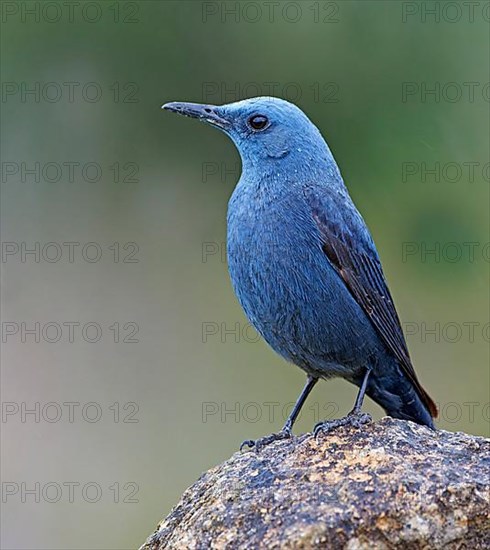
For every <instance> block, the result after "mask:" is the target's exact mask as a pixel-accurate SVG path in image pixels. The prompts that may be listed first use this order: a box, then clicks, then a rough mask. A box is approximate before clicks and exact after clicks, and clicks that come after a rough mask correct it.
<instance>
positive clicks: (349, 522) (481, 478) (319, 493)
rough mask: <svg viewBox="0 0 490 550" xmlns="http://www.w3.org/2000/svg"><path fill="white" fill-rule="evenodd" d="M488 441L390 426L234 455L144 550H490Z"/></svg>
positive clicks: (203, 480)
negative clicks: (396, 549)
mask: <svg viewBox="0 0 490 550" xmlns="http://www.w3.org/2000/svg"><path fill="white" fill-rule="evenodd" d="M489 494H490V441H489V440H487V439H485V438H482V437H476V436H471V435H467V434H463V433H451V432H446V431H442V430H440V431H433V430H430V429H429V428H426V427H424V426H419V425H417V424H414V423H412V422H406V421H402V420H394V419H392V418H384V419H383V420H381V421H380V422H378V423H372V424H369V425H367V426H363V427H362V428H360V429H359V428H352V427H349V426H345V427H341V428H338V429H337V430H335V431H334V432H331V433H329V434H325V435H321V436H319V437H318V438H317V439H315V438H314V437H313V436H312V435H311V434H306V435H302V436H300V437H293V438H292V439H289V440H282V441H277V442H275V443H273V444H271V445H269V446H268V447H266V448H264V449H262V450H261V452H260V453H256V452H255V451H248V452H238V453H235V454H234V455H233V456H232V457H231V458H230V459H229V460H227V461H226V462H224V463H223V464H220V465H219V466H216V467H215V468H212V469H211V470H209V471H208V472H206V473H205V474H203V475H202V476H201V477H200V478H199V479H198V480H197V481H196V482H195V483H194V484H193V485H192V486H191V487H189V489H187V490H186V491H185V492H184V494H183V495H182V498H181V500H180V502H179V503H178V504H177V505H176V506H175V507H174V508H173V510H172V511H171V512H170V514H169V515H168V516H167V517H166V518H165V519H164V520H163V521H162V522H161V523H160V524H159V526H158V528H157V530H156V531H155V533H153V535H151V536H150V537H149V538H148V540H147V541H146V543H145V544H144V545H143V546H142V547H141V550H160V549H164V548H165V549H196V550H197V549H205V548H206V549H207V548H217V549H218V548H233V549H234V548H237V549H242V548H243V549H251V548H271V549H276V548H277V549H283V548H284V549H296V548H305V549H308V548H332V549H346V550H364V549H366V550H368V549H369V550H371V549H372V548H376V549H380V550H383V549H392V548H404V549H418V548H421V549H422V548H424V549H426V548H431V549H432V548H441V549H442V548H444V549H456V548H458V549H460V548H471V549H472V550H477V549H483V548H485V549H488V548H490V514H489V510H490V506H489V505H490V499H489Z"/></svg>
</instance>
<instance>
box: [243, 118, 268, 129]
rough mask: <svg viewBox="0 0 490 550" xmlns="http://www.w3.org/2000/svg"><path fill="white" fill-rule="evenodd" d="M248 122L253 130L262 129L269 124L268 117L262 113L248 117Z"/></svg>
mask: <svg viewBox="0 0 490 550" xmlns="http://www.w3.org/2000/svg"><path fill="white" fill-rule="evenodd" d="M248 123H249V124H250V126H251V127H252V128H253V129H254V130H263V129H264V128H265V127H266V126H267V125H268V124H269V119H268V118H267V117H266V116H263V115H254V116H253V117H250V118H249V119H248Z"/></svg>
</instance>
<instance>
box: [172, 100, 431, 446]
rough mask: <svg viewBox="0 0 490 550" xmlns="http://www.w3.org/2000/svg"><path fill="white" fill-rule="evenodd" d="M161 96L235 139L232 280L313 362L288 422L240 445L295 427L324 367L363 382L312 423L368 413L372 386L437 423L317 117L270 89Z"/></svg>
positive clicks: (251, 307)
mask: <svg viewBox="0 0 490 550" xmlns="http://www.w3.org/2000/svg"><path fill="white" fill-rule="evenodd" d="M163 108H164V109H167V110H169V111H173V112H176V113H179V114H182V115H186V116H189V117H192V118H197V119H199V120H201V121H204V122H207V123H209V124H211V125H212V126H216V127H218V128H220V129H221V130H223V131H224V132H225V133H226V134H227V135H228V136H229V137H230V138H231V139H232V140H233V142H234V143H235V145H236V147H237V148H238V151H239V152H240V156H241V159H242V175H241V177H240V180H239V182H238V184H237V186H236V188H235V190H234V192H233V194H232V196H231V199H230V202H229V205H228V239H227V255H228V266H229V271H230V277H231V281H232V284H233V287H234V289H235V292H236V295H237V297H238V300H239V301H240V304H241V305H242V307H243V309H244V310H245V313H246V315H247V317H248V319H249V320H250V322H251V323H252V324H253V325H254V326H255V328H256V329H257V331H258V332H259V333H260V334H261V335H262V336H263V337H264V339H265V340H266V341H267V342H268V343H269V345H270V346H271V347H272V348H273V349H274V350H275V351H276V352H277V353H279V354H280V355H281V356H282V357H284V358H285V359H286V360H288V361H290V362H292V363H294V364H296V365H298V366H299V367H300V368H302V369H303V370H304V371H305V372H306V374H307V382H306V385H305V387H304V389H303V391H302V393H301V395H300V397H299V398H298V400H297V402H296V405H295V407H294V408H293V410H292V412H291V415H290V417H289V418H288V420H287V422H286V424H285V426H284V428H283V429H282V431H281V432H279V433H276V434H272V435H270V436H266V437H263V438H261V439H258V440H257V441H245V442H244V444H243V445H248V446H255V447H256V449H257V450H258V449H259V448H261V447H263V446H264V445H266V444H268V443H270V442H272V441H274V440H276V439H283V438H286V437H290V436H291V433H292V432H291V430H292V426H293V424H294V422H295V420H296V418H297V416H298V414H299V412H300V409H301V407H302V406H303V404H304V402H305V400H306V398H307V396H308V394H309V393H310V392H311V390H312V388H313V386H314V385H315V384H316V382H317V381H318V379H319V378H323V379H327V378H332V377H338V376H340V377H342V378H345V379H346V380H348V381H349V382H352V383H353V384H355V385H356V386H358V387H359V393H358V395H357V398H356V402H355V404H354V408H353V409H352V411H351V412H350V413H349V414H348V415H347V416H346V417H344V418H341V419H338V420H333V421H329V422H327V421H325V422H320V423H319V424H317V425H316V426H315V434H317V433H318V432H320V431H328V430H329V429H331V428H333V427H336V426H340V425H344V424H352V425H356V426H359V425H361V424H363V423H365V422H369V421H370V417H369V415H367V414H363V413H362V412H361V405H362V401H363V398H364V394H365V393H367V395H369V396H370V397H371V398H372V399H373V400H374V401H375V402H376V403H378V404H379V405H381V407H383V408H384V410H385V411H386V413H387V414H388V415H390V416H392V417H394V418H401V419H405V420H412V421H414V422H417V423H419V424H424V425H426V426H429V427H431V428H434V424H433V420H432V417H436V416H437V408H436V406H435V404H434V402H433V401H432V399H431V398H430V397H429V395H428V394H427V393H426V392H425V391H424V389H423V388H422V386H421V385H420V383H419V381H418V380H417V376H416V374H415V371H414V368H413V366H412V363H411V360H410V357H409V354H408V349H407V345H406V342H405V338H404V336H403V332H402V329H401V326H400V320H399V318H398V315H397V313H396V310H395V306H394V305H393V300H392V298H391V295H390V291H389V290H388V286H387V284H386V281H385V277H384V274H383V270H382V267H381V263H380V260H379V257H378V253H377V251H376V247H375V245H374V242H373V240H372V237H371V235H370V233H369V230H368V228H367V227H366V224H365V222H364V220H363V218H362V217H361V215H360V214H359V212H358V211H357V209H356V207H355V206H354V203H353V202H352V199H351V198H350V196H349V194H348V191H347V189H346V187H345V185H344V182H343V180H342V177H341V175H340V171H339V168H338V167H337V164H336V162H335V160H334V158H333V156H332V153H331V152H330V149H329V148H328V145H327V144H326V142H325V140H324V139H323V137H322V135H321V134H320V132H319V131H318V129H317V128H316V126H315V125H314V124H313V123H312V122H311V121H310V120H309V119H308V117H307V116H306V115H305V114H304V113H303V112H302V111H301V110H300V109H299V108H298V107H296V106H295V105H292V104H291V103H288V102H287V101H284V100H282V99H278V98H272V97H258V98H252V99H246V100H244V101H239V102H236V103H231V104H228V105H222V106H214V105H200V104H194V103H178V102H174V103H167V104H166V105H163ZM243 445H242V446H243Z"/></svg>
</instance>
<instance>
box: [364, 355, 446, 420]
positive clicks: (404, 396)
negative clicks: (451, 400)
mask: <svg viewBox="0 0 490 550" xmlns="http://www.w3.org/2000/svg"><path fill="white" fill-rule="evenodd" d="M422 391H423V390H422ZM366 393H367V394H368V395H369V397H371V399H373V400H374V401H376V403H378V405H381V407H383V409H384V410H385V411H386V414H388V415H389V416H392V417H393V418H400V419H402V420H411V421H412V422H417V424H423V425H424V426H429V427H430V428H432V429H435V427H434V421H433V419H432V414H431V412H432V411H431V410H429V408H428V406H427V405H426V403H427V398H424V396H426V395H427V394H425V392H424V396H421V395H420V393H419V391H418V390H417V388H415V386H414V385H413V383H412V382H411V381H410V380H409V379H408V378H407V377H406V376H405V374H404V373H403V372H402V370H401V369H400V368H399V367H398V365H396V366H395V368H394V369H386V370H384V372H377V370H373V371H372V372H371V374H370V376H369V379H368V386H367V390H366ZM427 397H428V396H427ZM428 399H429V400H430V398H428ZM430 402H432V401H430ZM434 410H435V406H434Z"/></svg>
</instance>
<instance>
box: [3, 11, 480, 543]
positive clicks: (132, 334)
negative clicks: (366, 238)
mask: <svg viewBox="0 0 490 550" xmlns="http://www.w3.org/2000/svg"><path fill="white" fill-rule="evenodd" d="M35 4H38V7H37V8H36V7H35ZM48 4H49V5H50V7H48ZM449 4H451V5H453V7H452V8H451V6H450V5H449ZM454 4H455V3H453V2H451V3H445V2H434V3H433V2H425V3H419V2H383V1H381V2H375V1H362V2H350V1H348V2H344V1H341V2H336V3H332V2H310V1H303V2H286V3H283V2H281V3H278V5H277V6H276V7H275V8H274V6H273V3H270V2H263V3H255V2H241V3H237V2H194V1H193V2H172V1H162V2H159V1H149V2H145V1H144V2H88V3H86V2H80V3H79V4H78V7H75V6H72V7H71V8H69V9H68V7H67V5H66V3H62V2H46V3H42V2H41V3H39V2H3V4H2V34H1V78H2V104H1V108H2V113H1V115H2V117H1V123H2V128H1V131H2V134H1V137H2V150H1V153H2V190H1V191H2V196H1V199H2V210H1V222H2V241H3V245H4V248H3V252H4V257H3V258H2V302H3V311H2V322H3V324H2V331H3V343H2V371H1V383H2V384H1V392H2V395H1V397H2V402H3V417H2V426H1V427H2V449H3V455H2V481H3V485H2V490H3V493H4V494H3V501H2V518H1V519H2V541H1V544H2V548H5V549H14V548H15V549H28V548H29V549H30V548H32V549H38V548H39V549H40V548H43V549H95V548H97V549H126V548H135V547H137V546H138V545H139V544H141V543H142V542H143V541H144V540H145V538H146V537H147V536H148V535H149V534H150V533H151V532H152V530H153V529H154V528H155V526H156V524H157V522H158V521H159V520H160V519H161V517H163V516H164V515H165V514H166V513H168V511H169V510H170V508H171V507H172V506H173V505H174V504H175V503H176V502H177V501H178V499H179V497H180V495H181V493H182V492H183V490H184V489H185V488H186V487H187V486H188V485H189V484H191V483H192V482H193V481H194V480H195V479H196V478H197V477H198V476H199V475H200V473H201V472H203V471H205V470H206V469H208V468H209V467H211V466H213V465H215V464H218V463H219V462H221V461H223V460H225V459H226V458H227V457H229V456H230V454H231V453H233V452H234V451H236V450H237V448H238V446H239V444H240V442H241V441H242V440H244V439H246V438H251V437H258V436H260V435H264V434H267V433H270V432H272V431H274V430H278V429H279V428H280V427H281V426H282V423H283V420H284V415H285V414H286V413H287V411H288V407H289V406H290V403H291V402H292V401H294V400H295V398H296V397H297V395H298V393H299V391H300V389H301V387H302V385H303V382H304V375H303V374H302V372H301V371H300V370H299V369H296V368H295V367H293V366H291V365H287V364H285V363H284V361H283V360H281V359H280V358H279V357H278V356H276V355H275V354H274V353H273V352H272V351H271V350H270V349H268V347H267V345H266V344H265V343H264V342H263V341H261V340H258V339H257V337H256V335H255V333H254V332H253V330H251V329H249V327H248V326H247V321H246V319H245V317H244V315H243V313H242V311H241V309H240V307H239V305H238V303H237V301H236V299H235V297H234V295H233V292H232V289H231V286H230V282H229V280H228V274H227V267H226V262H225V259H224V257H223V255H222V254H221V248H222V246H223V243H224V241H225V238H226V226H225V215H226V205H227V201H228V198H229V196H230V194H231V192H232V190H233V187H234V184H235V182H236V180H237V179H238V177H239V164H238V163H239V157H238V154H237V152H236V151H235V149H234V147H233V145H232V143H231V142H229V141H228V139H227V138H226V137H225V136H224V135H222V134H220V133H219V132H216V131H214V130H212V129H210V128H209V127H206V126H205V125H202V124H198V123H197V122H195V121H190V120H184V119H182V118H180V117H177V116H172V115H171V114H169V113H164V112H162V111H160V105H161V104H162V103H164V102H166V101H171V100H187V101H197V102H208V103H223V102H231V101H234V100H238V99H242V98H244V97H249V96H253V95H257V94H260V95H267V94H268V93H270V92H271V91H272V92H273V93H274V95H278V96H281V97H285V98H286V99H290V100H293V101H294V102H296V103H297V104H298V105H299V106H300V107H301V108H302V109H304V110H305V111H306V113H307V114H308V115H309V116H310V118H311V119H312V120H313V121H314V122H315V123H316V124H317V125H318V126H319V128H320V129H321V131H322V133H323V134H324V136H325V137H326V139H327V140H328V142H329V145H330V147H331V149H332V151H333V152H334V155H335V157H336V159H337V161H338V163H339V165H340V168H341V170H342V172H343V175H344V178H345V181H346V183H347V185H348V187H349V190H350V192H351V194H352V196H353V198H354V200H355V202H356V204H357V206H358V207H359V209H360V210H361V212H362V214H363V215H364V217H365V219H366V221H367V222H368V225H369V226H370V229H371V231H372V234H373V237H374V239H375V241H376V243H377V246H378V249H379V251H380V255H381V258H382V261H383V265H384V268H385V272H386V275H387V278H388V281H389V284H390V287H391V290H392V293H393V295H394V298H395V301H396V304H397V308H398V311H399V314H400V317H401V319H402V321H403V323H404V325H405V328H406V331H407V339H408V344H409V348H410V351H411V354H412V357H413V361H414V364H415V367H416V370H417V372H418V374H419V376H420V378H421V380H422V382H423V383H424V386H426V387H427V389H428V390H429V392H430V394H431V395H432V396H433V397H434V398H435V400H436V401H437V402H438V403H439V404H440V408H441V418H440V421H439V423H438V426H439V427H440V428H443V429H447V430H452V431H456V430H463V431H466V432H470V433H474V434H481V435H489V417H490V410H489V405H488V403H489V384H490V381H489V329H488V322H489V303H490V302H489V288H488V282H489V249H488V241H489V185H488V183H489V177H488V175H489V170H488V162H489V121H490V113H489V102H488V94H489V91H488V82H489V80H490V78H489V51H490V50H489V32H488V20H485V16H484V13H485V10H484V5H485V4H487V3H486V2H477V4H478V6H476V7H475V11H474V13H473V14H470V13H469V12H468V8H467V7H466V8H465V7H464V6H462V5H461V12H458V10H457V9H456V8H454ZM437 6H438V7H437ZM429 8H430V9H432V10H435V12H433V14H431V13H429ZM36 9H37V10H38V11H37V15H36ZM29 10H34V12H33V13H34V14H32V13H31V12H30V11H29ZM487 11H488V10H487ZM60 14H61V15H60ZM67 83H71V84H67ZM28 90H33V92H32V93H26V92H28ZM60 90H61V93H60ZM430 90H433V93H430ZM22 163H24V164H22ZM36 163H38V165H36ZM63 163H65V164H63ZM66 163H75V164H71V165H68V164H66ZM76 163H78V164H76ZM36 166H37V167H36ZM69 166H71V167H72V170H73V173H70V171H69ZM472 167H473V169H474V173H473V172H471V171H470V169H471V168H472ZM26 170H27V172H26ZM28 170H34V171H36V170H37V172H38V174H37V175H36V173H35V172H34V173H31V172H28ZM60 170H61V172H60ZM431 170H432V171H434V170H435V173H434V172H431ZM36 242H37V243H39V245H36V244H35V243H36ZM66 242H75V243H80V244H79V246H78V245H72V246H73V248H72V250H73V257H72V258H71V259H72V260H73V261H70V257H69V254H68V252H69V247H68V246H67V245H63V243H66ZM6 243H7V244H6ZM8 243H10V244H8ZM12 243H13V244H12ZM47 243H55V244H51V245H49V246H46V245H47ZM87 243H95V244H92V245H89V246H88V247H87V246H86V245H87ZM115 243H118V244H115ZM127 243H136V244H127ZM469 243H473V244H469ZM16 246H17V247H18V250H17V249H16ZM36 246H39V258H36V257H35V255H32V254H31V255H25V254H24V256H23V254H22V252H23V251H24V252H25V250H26V249H35V247H36ZM84 246H85V248H84ZM59 249H61V250H62V255H61V256H60V257H59V258H57V255H58V253H59ZM431 250H434V251H435V252H433V253H431V252H430V251H431ZM471 251H473V253H472V254H470V252H471ZM99 252H100V254H101V257H100V259H98V260H97V254H98V253H99ZM50 259H51V261H49V260H50ZM90 259H92V260H94V259H95V260H97V261H89V260H90ZM23 260H25V261H23ZM131 260H134V261H131ZM36 322H37V323H39V342H36V341H35V340H36V335H32V334H25V330H24V334H22V330H23V325H22V323H25V328H27V329H29V328H31V329H32V328H33V327H34V329H35V326H36V325H35V323H36ZM69 322H74V323H80V325H79V326H75V325H73V327H74V328H73V331H74V333H73V338H70V335H69V332H68V327H67V325H66V323H69ZM50 323H51V324H50ZM63 323H65V325H63ZM87 323H92V324H91V325H87ZM115 323H119V325H117V324H115ZM128 323H129V324H128ZM60 326H61V327H62V329H63V331H62V334H61V335H59V334H58V328H57V327H60ZM82 327H84V331H85V332H84V334H82ZM16 328H17V329H18V331H16ZM97 330H100V331H101V334H100V335H98V334H97ZM43 331H44V332H43ZM10 333H12V334H10ZM58 336H60V338H59V340H58V341H54V340H56V339H57V338H58ZM98 336H100V338H99V339H98V341H93V342H90V341H89V340H91V339H92V340H96V339H97V338H98ZM128 338H129V339H130V340H137V341H133V342H124V341H123V340H124V339H126V340H127V339H128ZM49 340H53V341H49ZM70 340H73V341H70ZM116 340H119V342H117V341H116ZM354 396H355V388H354V387H351V386H350V385H349V384H348V383H346V382H344V381H332V382H329V383H322V384H319V385H318V386H317V387H316V388H315V391H314V393H313V395H312V396H311V398H310V400H309V402H308V403H307V405H306V407H305V410H304V412H303V414H302V417H301V419H300V421H299V422H298V424H297V431H298V432H301V431H307V430H310V429H311V428H312V426H313V424H314V423H315V422H316V421H318V420H319V419H322V418H323V417H325V416H330V415H332V414H335V415H341V414H344V413H346V412H347V411H348V410H349V409H350V407H351V405H352V403H353V399H354ZM368 401H369V400H368ZM36 403H38V404H39V405H36ZM66 403H75V404H74V405H66ZM77 403H78V405H76V404H77ZM64 404H65V405H64ZM36 407H38V410H37V413H36V412H35V413H33V414H30V415H29V414H27V415H26V414H25V413H26V409H33V410H34V411H36ZM70 407H71V409H70ZM366 408H367V409H368V410H369V411H370V412H372V413H373V414H374V415H375V417H376V418H379V417H381V416H382V411H381V409H379V408H378V407H377V406H376V405H374V404H373V403H372V402H370V401H369V402H368V403H367V405H366ZM70 410H71V411H72V415H71V416H70V414H69V412H70ZM60 411H61V413H60ZM36 483H37V484H39V485H36ZM69 483H73V484H75V485H71V487H72V492H73V494H70V492H69V487H68V484H69ZM22 484H24V485H22ZM76 484H78V485H76ZM60 488H61V493H60ZM29 490H33V491H34V494H33V493H28V491H29ZM58 497H59V498H58ZM90 500H92V501H93V502H90ZM128 500H129V502H128ZM131 501H133V502H131Z"/></svg>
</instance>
